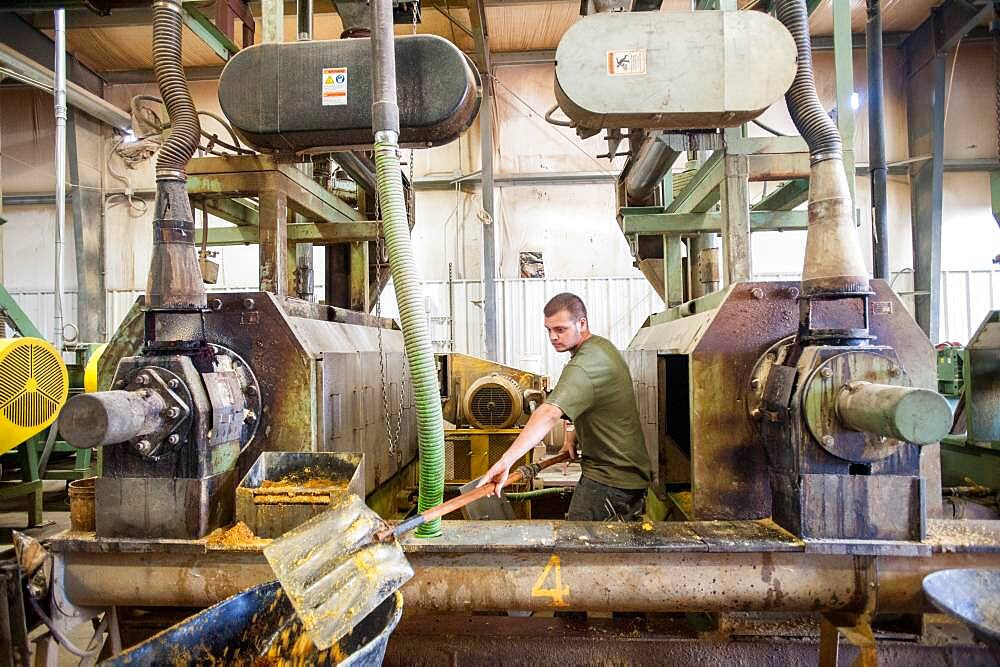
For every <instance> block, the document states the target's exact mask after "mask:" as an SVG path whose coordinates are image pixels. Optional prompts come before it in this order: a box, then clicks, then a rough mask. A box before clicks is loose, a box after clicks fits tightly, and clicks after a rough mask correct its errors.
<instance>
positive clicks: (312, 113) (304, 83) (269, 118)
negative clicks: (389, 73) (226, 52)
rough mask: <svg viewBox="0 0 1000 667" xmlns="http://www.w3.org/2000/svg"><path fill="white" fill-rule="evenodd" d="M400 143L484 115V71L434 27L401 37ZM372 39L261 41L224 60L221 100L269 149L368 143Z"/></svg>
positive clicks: (416, 141) (439, 138) (245, 135)
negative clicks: (480, 85) (481, 85)
mask: <svg viewBox="0 0 1000 667" xmlns="http://www.w3.org/2000/svg"><path fill="white" fill-rule="evenodd" d="M396 66H397V72H398V78H397V85H398V87H399V113H400V125H401V128H400V136H399V143H400V145H401V146H402V147H404V148H405V147H411V148H426V147H428V146H439V145H441V144H446V143H448V142H450V141H453V140H454V139H456V138H457V137H458V135H459V134H461V133H462V132H463V131H464V130H465V129H466V128H468V127H469V125H471V124H472V121H473V120H474V119H475V117H476V114H477V113H479V102H480V98H479V92H478V81H479V75H478V73H477V72H476V69H475V67H474V66H473V64H472V63H471V62H470V61H469V59H468V57H467V56H466V55H465V54H464V53H462V52H461V51H459V50H458V48H457V47H455V45H454V44H452V43H451V42H448V41H447V40H445V39H443V38H441V37H437V36H435V35H407V36H403V37H397V38H396ZM371 88H372V84H371V41H370V40H369V39H367V38H359V39H338V40H329V41H313V42H289V43H276V44H258V45H256V46H251V47H249V48H246V49H243V50H242V51H240V52H239V53H237V54H236V55H235V56H233V57H232V58H231V59H230V60H229V62H228V63H227V64H226V68H225V69H224V70H223V71H222V76H221V77H220V79H219V103H220V105H221V106H222V111H223V112H224V113H225V114H226V117H227V118H228V119H229V121H230V122H231V123H232V125H233V128H234V129H235V130H236V132H237V133H238V134H239V135H240V137H241V138H242V139H244V140H246V142H247V143H249V144H250V145H252V146H254V147H256V148H258V149H260V150H262V151H275V152H303V151H320V150H327V151H332V150H347V149H354V148H361V149H364V150H370V149H371V143H372V140H373V137H372V90H371Z"/></svg>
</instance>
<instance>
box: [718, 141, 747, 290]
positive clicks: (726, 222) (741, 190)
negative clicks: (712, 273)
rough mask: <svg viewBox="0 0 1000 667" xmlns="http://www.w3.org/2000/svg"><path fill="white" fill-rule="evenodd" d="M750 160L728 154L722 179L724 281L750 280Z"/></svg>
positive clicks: (728, 283)
mask: <svg viewBox="0 0 1000 667" xmlns="http://www.w3.org/2000/svg"><path fill="white" fill-rule="evenodd" d="M749 179H750V160H749V158H748V157H747V156H746V155H727V156H726V158H725V178H724V179H723V181H722V187H721V193H722V197H721V198H722V261H723V271H724V272H723V276H724V281H723V284H724V285H732V284H733V283H737V282H740V281H743V280H750V274H751V270H752V269H751V266H750V180H749Z"/></svg>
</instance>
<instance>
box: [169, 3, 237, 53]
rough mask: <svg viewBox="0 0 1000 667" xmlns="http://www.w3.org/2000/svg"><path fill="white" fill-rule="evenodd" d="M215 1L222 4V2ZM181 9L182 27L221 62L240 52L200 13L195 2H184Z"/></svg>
mask: <svg viewBox="0 0 1000 667" xmlns="http://www.w3.org/2000/svg"><path fill="white" fill-rule="evenodd" d="M217 1H218V2H222V1H224V0H217ZM182 7H183V10H182V12H181V18H182V19H183V21H184V25H186V26H187V27H188V29H189V30H190V31H191V32H193V33H194V34H195V35H197V36H198V38H199V39H200V40H201V41H202V42H204V43H205V45H206V46H208V48H210V49H212V51H213V52H214V53H215V55H217V56H219V58H220V59H222V60H223V61H226V60H229V58H230V56H233V55H235V54H236V52H237V51H239V50H240V47H238V46H236V44H235V43H233V40H231V39H230V38H229V36H228V35H226V34H225V33H224V32H222V30H220V29H219V28H218V27H216V25H215V24H214V23H212V21H211V20H210V19H209V18H208V17H207V16H205V15H204V14H202V13H201V11H200V10H199V9H198V8H197V6H196V2H190V1H188V2H184V4H183V5H182Z"/></svg>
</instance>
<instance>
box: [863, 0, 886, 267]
mask: <svg viewBox="0 0 1000 667" xmlns="http://www.w3.org/2000/svg"><path fill="white" fill-rule="evenodd" d="M865 48H866V49H867V55H868V173H869V175H870V176H871V188H872V237H873V241H874V243H873V250H874V257H873V267H874V269H875V270H874V273H875V277H876V278H881V279H883V280H888V279H889V278H890V275H889V217H888V211H887V205H888V200H887V198H886V178H887V175H888V173H889V172H888V167H887V166H886V163H885V118H884V113H885V93H884V90H883V88H884V86H883V79H884V67H883V64H882V10H881V0H868V23H867V24H866V27H865Z"/></svg>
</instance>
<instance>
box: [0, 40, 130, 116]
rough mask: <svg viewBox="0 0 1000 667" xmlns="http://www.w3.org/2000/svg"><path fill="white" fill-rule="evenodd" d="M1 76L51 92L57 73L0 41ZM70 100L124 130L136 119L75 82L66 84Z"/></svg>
mask: <svg viewBox="0 0 1000 667" xmlns="http://www.w3.org/2000/svg"><path fill="white" fill-rule="evenodd" d="M0 75H3V76H7V77H10V78H12V79H16V80H17V81H20V82H22V83H25V84H27V85H29V86H32V87H34V88H38V89H39V90H44V91H45V92H47V93H51V92H52V90H53V88H54V86H55V73H54V72H53V71H52V70H50V69H48V68H46V67H42V66H41V65H40V64H38V63H37V62H35V61H34V60H31V59H30V58H27V57H25V56H24V55H22V54H20V53H18V52H17V51H15V50H14V49H13V48H11V47H9V46H7V45H5V44H0ZM66 100H67V102H68V103H69V104H72V105H73V106H74V107H76V108H77V109H79V110H80V111H83V112H85V113H87V114H88V115H91V116H93V117H94V118H96V119H97V120H100V121H103V122H105V123H107V124H108V125H111V126H112V127H117V128H118V129H120V130H128V129H129V128H131V127H132V119H131V117H130V116H129V115H128V114H127V113H126V112H124V111H122V110H121V109H119V108H118V107H116V106H115V105H114V104H111V103H110V102H107V101H105V100H103V99H101V98H100V97H98V96H97V95H95V94H93V93H92V92H90V91H89V90H87V89H86V88H84V87H82V86H79V85H77V84H75V83H73V82H71V81H70V82H67V84H66Z"/></svg>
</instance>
